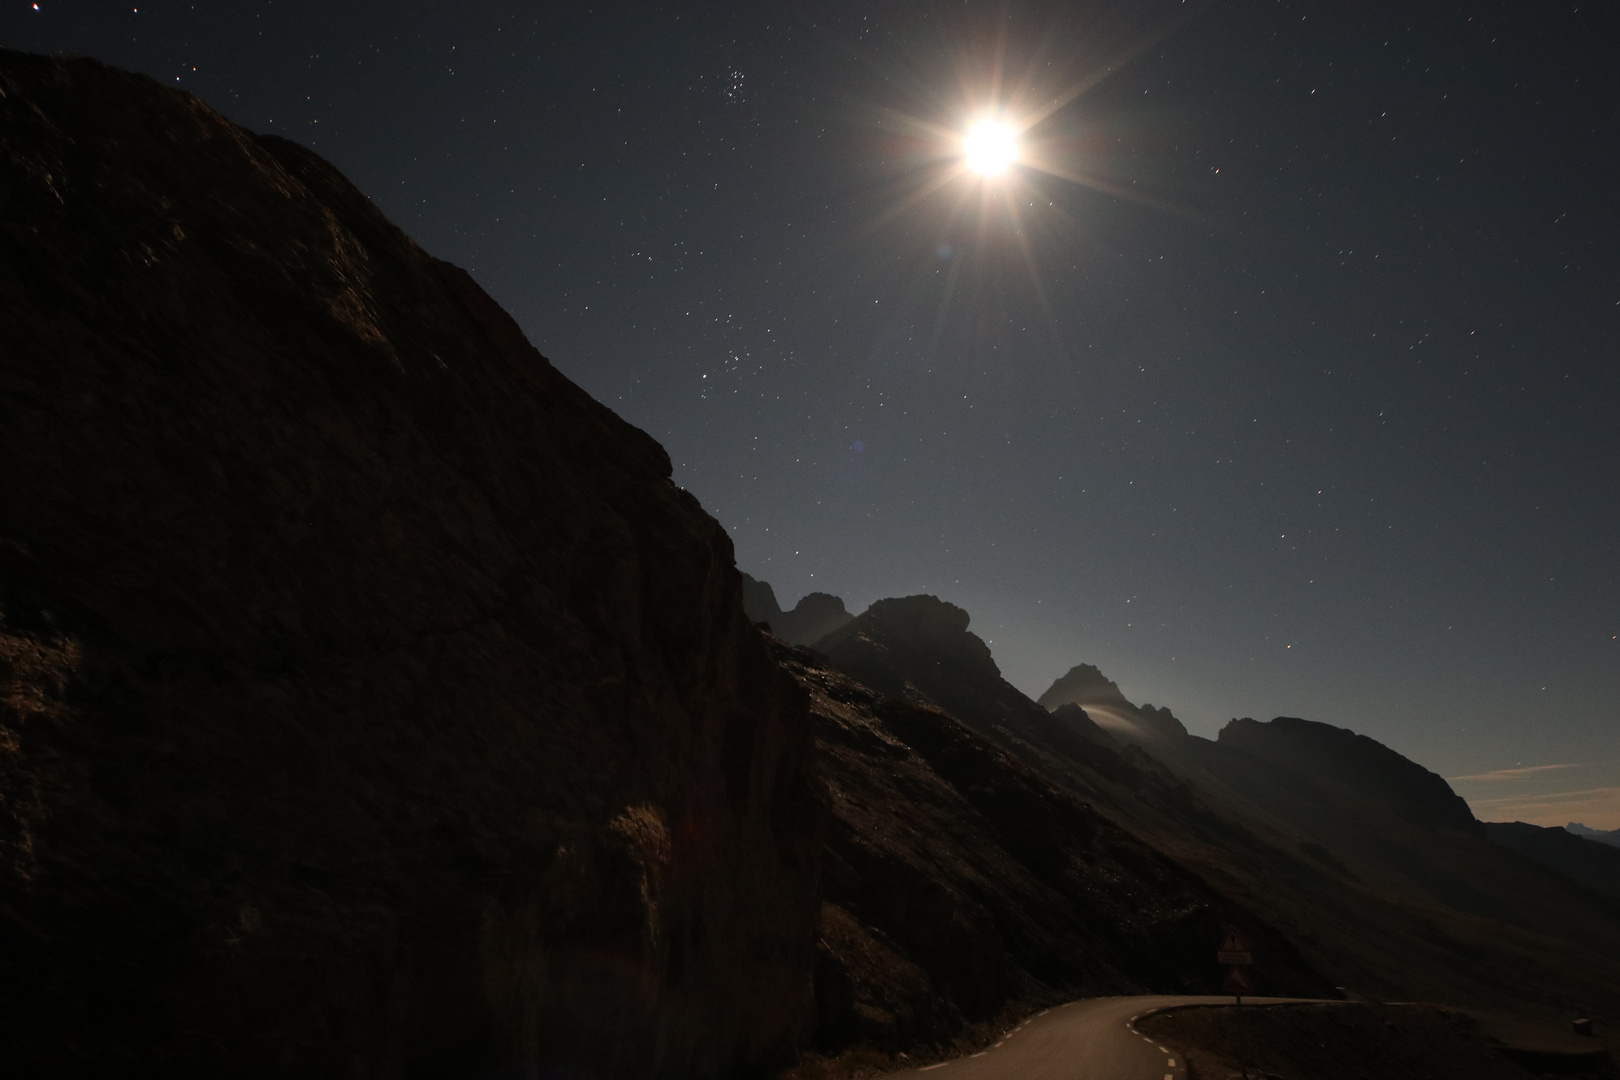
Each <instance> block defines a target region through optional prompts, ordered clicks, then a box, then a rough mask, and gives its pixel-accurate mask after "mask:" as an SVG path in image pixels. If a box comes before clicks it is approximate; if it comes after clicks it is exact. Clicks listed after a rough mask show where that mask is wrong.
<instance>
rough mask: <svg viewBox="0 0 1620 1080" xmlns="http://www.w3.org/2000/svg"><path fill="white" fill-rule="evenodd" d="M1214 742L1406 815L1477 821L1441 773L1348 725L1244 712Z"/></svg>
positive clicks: (1466, 823) (1456, 823) (1455, 821)
mask: <svg viewBox="0 0 1620 1080" xmlns="http://www.w3.org/2000/svg"><path fill="white" fill-rule="evenodd" d="M1216 741H1217V742H1218V743H1219V744H1220V745H1221V746H1224V747H1227V748H1229V749H1233V750H1241V751H1243V752H1245V753H1248V754H1252V755H1253V756H1255V757H1258V758H1263V759H1265V760H1267V761H1270V762H1273V763H1274V764H1279V765H1284V766H1288V767H1290V768H1293V769H1295V770H1297V771H1299V772H1302V773H1306V774H1307V775H1310V776H1314V777H1317V778H1319V779H1323V780H1330V781H1333V782H1335V783H1338V784H1341V785H1343V786H1345V787H1348V788H1351V789H1353V790H1356V791H1359V792H1361V793H1363V794H1365V795H1368V796H1371V797H1372V798H1374V799H1377V800H1379V801H1381V802H1383V803H1384V804H1386V805H1388V806H1389V807H1390V808H1391V809H1393V810H1396V811H1397V812H1400V813H1402V814H1403V815H1405V816H1417V817H1421V818H1425V819H1428V820H1430V821H1433V822H1436V823H1441V824H1447V825H1452V826H1458V827H1472V826H1473V825H1474V824H1475V822H1474V815H1473V813H1472V812H1471V811H1470V810H1469V809H1468V804H1467V803H1466V802H1464V801H1463V799H1462V797H1461V796H1459V795H1458V794H1457V793H1456V792H1454V791H1452V790H1451V785H1450V784H1448V783H1446V782H1445V780H1444V779H1443V778H1442V777H1440V776H1439V775H1438V774H1436V773H1433V772H1430V771H1429V770H1428V769H1425V768H1424V767H1423V766H1421V765H1419V764H1417V763H1416V762H1414V761H1411V760H1410V759H1408V758H1405V757H1402V756H1401V755H1400V754H1397V753H1396V752H1395V751H1393V750H1391V749H1390V748H1389V747H1387V746H1385V745H1384V744H1383V743H1381V742H1378V741H1377V740H1375V739H1370V738H1368V737H1367V736H1365V735H1357V734H1356V733H1355V732H1354V731H1351V730H1350V729H1349V728H1341V727H1334V726H1333V725H1331V724H1323V723H1318V722H1317V721H1314V720H1301V719H1299V718H1298V717H1294V716H1279V717H1277V718H1276V719H1274V720H1272V721H1271V722H1270V723H1261V722H1260V721H1258V720H1254V719H1251V718H1249V717H1244V718H1243V719H1242V720H1233V721H1231V722H1230V723H1228V724H1227V725H1226V726H1225V727H1223V728H1222V729H1221V731H1220V734H1219V735H1218V736H1217V737H1216Z"/></svg>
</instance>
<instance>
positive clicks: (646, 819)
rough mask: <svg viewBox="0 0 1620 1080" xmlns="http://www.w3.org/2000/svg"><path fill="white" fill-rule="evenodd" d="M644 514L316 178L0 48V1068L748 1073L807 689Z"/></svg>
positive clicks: (383, 232)
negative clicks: (774, 658) (0, 622)
mask: <svg viewBox="0 0 1620 1080" xmlns="http://www.w3.org/2000/svg"><path fill="white" fill-rule="evenodd" d="M669 476H670V467H669V461H668V459H667V457H666V456H665V454H664V453H663V451H662V449H661V448H660V447H659V446H658V445H657V444H656V443H655V442H654V441H653V440H652V439H651V438H649V437H648V436H646V435H645V434H643V433H642V432H640V431H638V430H636V429H635V428H632V427H630V426H629V425H627V424H625V423H624V422H622V421H621V420H620V419H619V418H617V417H616V416H615V415H614V414H613V413H611V412H610V411H608V410H607V409H606V408H603V407H602V406H600V405H598V404H597V403H595V402H594V401H592V400H591V399H590V398H589V397H587V396H586V395H585V394H584V393H583V392H582V391H580V390H579V389H578V388H577V387H576V386H574V385H573V384H572V383H570V382H569V381H568V380H567V379H566V378H564V377H563V376H562V375H561V374H559V373H558V372H557V371H556V370H555V369H554V368H553V367H552V366H551V365H550V364H549V363H548V362H547V361H546V360H545V359H544V358H543V357H541V356H540V355H539V354H538V353H537V352H535V350H534V349H533V348H531V347H530V346H529V344H528V343H527V342H526V341H525V340H524V337H523V335H522V334H521V333H520V332H519V330H518V327H517V326H516V325H515V324H514V323H513V321H512V320H511V319H510V318H509V317H508V316H507V315H506V314H505V313H504V312H502V311H501V310H500V309H499V308H498V307H497V306H496V305H495V304H494V303H493V302H492V301H491V300H490V298H489V297H488V296H486V295H485V294H484V293H483V292H482V291H481V290H480V289H479V288H478V286H477V285H476V284H474V282H473V281H472V279H471V278H470V277H468V275H467V274H465V273H464V272H462V271H460V270H458V269H456V268H455V267H453V266H449V265H447V264H445V263H442V262H439V261H437V260H435V259H433V258H431V257H430V256H428V255H427V254H425V253H424V252H423V251H422V250H421V249H420V248H418V247H417V246H416V245H415V244H414V243H413V242H412V241H411V240H410V239H409V238H408V237H406V236H405V235H404V234H403V233H401V232H400V231H399V230H398V229H396V228H395V227H393V226H392V225H391V224H389V223H388V222H387V221H386V220H385V219H384V218H383V216H382V215H381V214H380V213H379V212H378V211H377V209H376V208H375V207H374V206H372V204H371V203H370V202H369V201H368V200H367V199H366V198H365V197H364V196H363V195H361V194H360V193H359V192H358V191H356V190H355V189H354V188H353V187H352V186H350V185H349V184H348V183H347V182H346V181H345V180H344V179H343V177H342V176H340V175H339V174H338V173H337V172H336V171H334V170H333V169H332V168H331V167H330V166H329V165H327V164H326V163H325V162H323V161H322V160H320V159H319V158H317V157H316V156H315V155H314V154H312V153H310V152H308V151H307V150H304V149H303V148H301V147H299V146H297V145H294V144H293V143H290V142H286V141H283V140H280V139H275V138H270V137H260V136H255V135H253V134H252V133H250V132H248V131H245V130H243V129H241V128H239V127H235V126H233V125H232V124H230V123H228V122H226V121H225V120H223V119H222V118H221V117H219V116H218V115H217V114H215V113H213V112H212V111H210V110H209V109H208V108H206V107H205V106H203V105H202V104H201V103H199V102H198V101H197V100H196V99H194V98H192V97H189V96H187V95H185V94H182V93H179V92H176V91H173V90H169V89H164V88H161V87H159V86H158V85H157V84H155V83H153V82H152V81H150V80H148V79H145V78H140V77H136V76H132V75H128V74H124V73H121V72H117V71H114V70H111V69H109V68H106V67H104V66H102V65H100V64H97V63H95V62H93V61H89V60H73V61H56V60H48V59H44V58H39V57H32V56H25V55H20V54H16V53H9V52H5V53H0V494H3V498H0V610H3V620H4V621H3V625H0V680H3V682H0V1046H3V1050H0V1054H3V1055H4V1058H3V1061H0V1072H3V1073H4V1074H5V1075H6V1076H8V1077H29V1076H44V1075H50V1076H69V1075H90V1074H96V1075H116V1076H127V1077H139V1076H156V1075H163V1076H165V1077H189V1076H227V1075H229V1076H237V1077H257V1076H263V1077H270V1076H276V1077H285V1076H308V1077H338V1076H342V1077H346V1078H348V1077H353V1078H359V1077H367V1078H383V1077H415V1076H421V1077H426V1076H435V1077H437V1076H496V1075H499V1076H535V1075H538V1074H541V1073H546V1074H548V1075H549V1074H550V1070H556V1071H558V1072H559V1073H560V1072H564V1071H566V1072H568V1073H570V1074H577V1075H586V1076H599V1077H610V1076H636V1077H644V1076H669V1077H677V1076H727V1075H738V1074H740V1073H746V1072H748V1071H752V1070H759V1069H762V1068H764V1067H766V1066H767V1065H769V1064H770V1063H771V1062H772V1061H775V1060H779V1059H781V1057H782V1056H783V1055H784V1054H785V1053H787V1052H788V1051H789V1050H791V1048H792V1047H793V1045H794V1044H795V1041H796V1040H797V1039H798V1038H799V1037H800V1035H801V1034H802V1032H803V1029H804V1026H805V1024H806V1021H807V1018H808V1016H809V1007H810V1000H809V994H810V989H811V969H812V959H813V957H812V949H813V944H812V943H813V930H814V925H815V921H816V919H817V918H818V914H819V913H818V910H817V904H816V902H815V881H816V879H817V870H816V860H817V858H818V852H819V850H820V839H819V834H818V832H817V828H818V826H817V824H816V817H815V809H814V806H813V804H812V802H811V799H810V797H809V796H810V794H811V792H810V788H809V786H808V780H807V774H806V753H807V750H808V745H809V744H808V739H809V730H808V727H807V722H806V704H805V695H804V693H803V691H801V690H800V689H799V688H798V687H797V686H795V685H794V684H793V683H792V682H791V680H789V679H788V678H786V677H785V676H784V675H783V674H782V673H781V672H780V670H779V669H778V668H777V667H776V666H775V665H774V664H773V663H772V662H771V660H770V658H769V656H768V655H767V653H766V652H765V648H764V645H763V644H762V642H761V639H760V637H759V635H758V633H757V632H756V631H755V630H754V628H753V627H752V626H751V625H750V624H749V623H748V621H747V619H746V617H745V615H744V613H743V609H742V604H741V596H740V591H741V582H740V579H739V577H738V574H737V573H736V571H735V569H734V567H733V563H732V551H731V546H730V543H729V542H728V540H727V538H726V536H725V533H724V531H723V530H722V529H721V528H720V527H719V526H718V525H717V524H716V523H715V522H714V521H713V520H711V519H710V518H709V517H708V516H707V515H706V514H704V513H703V511H702V509H701V508H700V507H699V506H698V504H697V503H696V501H695V500H694V499H693V498H692V497H691V496H690V495H688V494H686V493H685V492H684V491H682V490H680V489H678V488H676V487H675V486H674V485H673V484H672V483H671V482H670V480H669Z"/></svg>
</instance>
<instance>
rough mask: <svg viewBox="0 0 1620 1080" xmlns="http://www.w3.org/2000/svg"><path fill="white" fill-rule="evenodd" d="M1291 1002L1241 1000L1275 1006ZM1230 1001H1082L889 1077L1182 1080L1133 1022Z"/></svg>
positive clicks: (1177, 1066) (1176, 1065)
mask: <svg viewBox="0 0 1620 1080" xmlns="http://www.w3.org/2000/svg"><path fill="white" fill-rule="evenodd" d="M1289 1000H1293V999H1290V998H1244V1003H1245V1004H1248V1003H1249V1002H1253V1003H1254V1004H1256V1005H1275V1004H1280V1003H1282V1002H1284V1001H1289ZM1231 1004H1232V999H1231V998H1230V997H1173V996H1168V995H1163V996H1155V997H1111V998H1087V999H1086V1000H1084V1001H1071V1002H1069V1004H1067V1005H1059V1006H1058V1007H1057V1008H1055V1009H1049V1010H1047V1011H1046V1012H1043V1013H1040V1014H1039V1015H1036V1016H1032V1017H1030V1018H1029V1019H1028V1020H1026V1021H1024V1022H1023V1023H1022V1024H1020V1025H1019V1026H1018V1027H1016V1028H1014V1029H1013V1030H1012V1031H1010V1032H1008V1033H1007V1034H1006V1035H1005V1036H1003V1037H1002V1039H1001V1041H1000V1042H998V1043H996V1044H995V1045H994V1046H992V1047H989V1048H987V1049H985V1050H983V1051H981V1052H980V1053H977V1054H974V1055H972V1056H971V1057H965V1058H956V1059H955V1060H953V1061H946V1062H943V1063H941V1064H939V1065H927V1066H924V1067H923V1068H921V1069H912V1070H910V1071H908V1072H904V1073H894V1074H892V1075H894V1076H907V1077H910V1076H921V1077H925V1078H926V1080H1185V1077H1186V1075H1187V1068H1186V1062H1184V1061H1182V1060H1181V1055H1180V1054H1179V1053H1178V1052H1177V1051H1176V1050H1174V1049H1171V1048H1169V1047H1166V1046H1162V1045H1160V1044H1159V1043H1157V1042H1154V1041H1153V1040H1152V1039H1149V1038H1147V1037H1146V1036H1144V1035H1141V1034H1138V1033H1137V1032H1136V1031H1135V1030H1134V1029H1133V1028H1132V1027H1131V1021H1132V1020H1133V1019H1135V1018H1136V1017H1138V1016H1141V1015H1142V1014H1143V1013H1146V1012H1149V1011H1150V1010H1153V1009H1162V1008H1164V1007H1165V1006H1167V1005H1231Z"/></svg>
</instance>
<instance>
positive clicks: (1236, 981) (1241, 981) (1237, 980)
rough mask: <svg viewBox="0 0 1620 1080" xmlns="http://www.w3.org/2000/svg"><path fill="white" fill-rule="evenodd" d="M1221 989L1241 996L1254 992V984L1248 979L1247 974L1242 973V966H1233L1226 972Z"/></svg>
mask: <svg viewBox="0 0 1620 1080" xmlns="http://www.w3.org/2000/svg"><path fill="white" fill-rule="evenodd" d="M1221 990H1223V991H1224V992H1226V993H1228V994H1237V995H1238V996H1239V997H1241V996H1243V995H1244V994H1252V993H1254V984H1253V983H1251V982H1250V981H1249V977H1248V976H1247V975H1245V974H1243V969H1242V968H1240V967H1235V968H1233V969H1232V970H1231V971H1228V972H1227V973H1226V981H1225V982H1223V983H1221Z"/></svg>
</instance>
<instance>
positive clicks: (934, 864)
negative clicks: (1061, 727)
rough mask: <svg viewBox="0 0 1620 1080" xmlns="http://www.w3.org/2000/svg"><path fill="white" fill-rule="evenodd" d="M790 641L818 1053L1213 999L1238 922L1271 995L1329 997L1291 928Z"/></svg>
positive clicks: (782, 656)
mask: <svg viewBox="0 0 1620 1080" xmlns="http://www.w3.org/2000/svg"><path fill="white" fill-rule="evenodd" d="M956 622H957V623H958V625H960V622H961V620H956ZM962 632H965V628H964V629H963V631H962ZM777 650H778V651H777V655H778V659H779V660H780V661H781V663H782V664H783V666H784V667H785V668H786V669H787V670H789V671H790V672H792V674H793V675H794V676H795V677H796V678H797V679H798V680H799V681H800V682H801V683H802V684H803V685H804V686H805V687H806V688H807V689H808V690H809V692H810V699H811V714H812V716H813V718H814V723H815V729H816V751H817V760H818V764H819V771H820V774H821V778H822V781H823V782H824V784H825V785H826V786H825V792H824V796H823V797H824V799H825V806H826V814H827V817H828V820H829V825H828V846H827V852H826V857H825V872H824V879H823V885H822V890H823V891H822V900H823V903H822V920H821V933H820V942H819V960H818V964H817V969H816V1008H817V1027H816V1033H815V1038H814V1043H815V1045H816V1046H817V1047H818V1048H819V1049H821V1050H823V1051H825V1052H837V1051H839V1050H842V1049H844V1048H846V1047H849V1046H851V1045H856V1044H865V1045H870V1046H875V1047H878V1048H881V1049H885V1050H889V1051H897V1050H915V1049H917V1048H918V1047H919V1046H924V1047H926V1046H929V1045H933V1046H942V1045H949V1044H950V1043H951V1041H952V1040H953V1039H955V1038H957V1037H958V1036H959V1035H960V1034H961V1033H963V1032H964V1031H966V1030H969V1029H970V1028H971V1026H972V1025H974V1024H976V1023H986V1022H989V1021H991V1020H993V1019H995V1018H997V1017H998V1015H1003V1014H1004V1013H1005V1012H1007V1011H1009V1010H1013V1011H1028V1010H1032V1009H1034V1008H1038V1007H1040V1006H1042V1005H1049V1004H1053V1003H1055V1002H1058V1001H1062V1000H1066V999H1068V998H1072V997H1076V996H1081V995H1091V994H1110V993H1146V992H1192V993H1206V992H1209V993H1213V992H1215V991H1216V990H1217V989H1218V986H1219V983H1220V979H1221V976H1222V974H1223V969H1221V968H1220V967H1219V965H1217V964H1216V963H1215V957H1214V949H1215V945H1216V943H1218V941H1219V939H1220V936H1221V933H1222V927H1223V926H1225V925H1226V924H1228V923H1237V924H1238V925H1241V926H1243V927H1245V929H1246V930H1247V931H1248V932H1249V933H1250V934H1252V935H1253V936H1254V938H1255V940H1256V941H1258V942H1263V945H1262V946H1260V948H1259V953H1260V956H1261V957H1262V963H1263V964H1264V965H1265V966H1264V972H1263V978H1265V979H1266V981H1267V985H1268V986H1271V987H1274V988H1278V989H1279V990H1281V989H1283V988H1286V989H1287V990H1288V991H1289V992H1294V993H1300V994H1321V993H1331V992H1332V991H1331V987H1330V985H1329V983H1328V981H1327V980H1325V979H1323V978H1321V977H1320V976H1317V975H1316V974H1315V973H1314V972H1312V971H1311V970H1310V968H1309V966H1308V965H1307V964H1306V963H1305V962H1304V961H1303V960H1301V959H1300V957H1299V954H1298V952H1297V951H1296V950H1295V949H1294V948H1293V946H1292V945H1291V944H1290V943H1289V942H1288V941H1287V940H1286V939H1284V938H1283V937H1282V935H1280V934H1278V933H1276V932H1275V931H1274V930H1272V929H1271V928H1270V927H1269V926H1267V925H1266V924H1264V923H1263V922H1261V921H1260V920H1259V919H1257V918H1256V917H1255V916H1254V915H1252V914H1251V913H1249V912H1247V911H1245V910H1243V909H1242V908H1240V907H1238V906H1237V905H1234V904H1232V903H1231V902H1230V901H1229V900H1227V899H1226V898H1224V897H1222V896H1220V895H1219V894H1217V893H1215V892H1214V891H1213V890H1211V889H1210V888H1208V887H1207V886H1206V885H1204V883H1203V882H1202V881H1200V880H1199V879H1198V878H1197V877H1195V876H1194V875H1192V874H1190V873H1188V872H1187V871H1186V870H1184V869H1183V868H1182V867H1180V866H1179V865H1177V864H1176V863H1175V862H1173V861H1171V860H1170V859H1168V858H1166V857H1165V856H1163V855H1162V854H1160V853H1159V852H1157V851H1155V850H1154V849H1153V848H1151V847H1149V846H1148V845H1147V844H1145V843H1143V842H1142V841H1140V840H1138V839H1137V838H1136V837H1134V836H1133V835H1131V834H1130V833H1129V832H1127V831H1125V830H1124V829H1122V828H1120V827H1119V826H1117V825H1115V824H1114V823H1113V822H1111V821H1109V820H1108V819H1107V818H1105V817H1103V816H1102V815H1100V814H1098V813H1097V812H1096V811H1094V810H1093V809H1092V808H1090V807H1089V806H1087V805H1086V804H1085V803H1083V802H1081V801H1080V800H1079V799H1078V798H1076V797H1075V795H1074V794H1073V793H1071V792H1069V791H1066V790H1064V789H1063V788H1062V787H1061V786H1060V785H1058V784H1056V783H1054V782H1053V781H1052V780H1051V779H1050V778H1048V777H1047V776H1045V775H1043V774H1042V773H1040V772H1038V771H1036V770H1035V769H1033V768H1031V767H1029V766H1028V765H1026V764H1024V763H1023V762H1021V761H1019V760H1017V759H1015V758H1014V757H1013V756H1012V755H1010V754H1008V753H1007V752H1006V751H1005V750H1003V749H1002V748H1001V747H999V746H998V745H996V744H995V743H994V742H992V741H990V740H989V739H987V738H985V737H983V736H981V735H979V734H977V733H975V732H974V731H972V730H971V729H969V728H968V727H967V726H966V725H964V724H962V723H961V722H959V721H958V720H957V719H956V718H955V717H953V716H951V715H949V714H948V713H945V712H943V711H941V710H939V709H937V708H934V707H932V706H929V705H924V704H918V703H913V702H910V701H906V700H902V699H900V698H898V697H894V696H891V695H887V694H884V693H880V692H878V691H875V690H873V689H872V688H870V687H868V686H863V685H861V684H860V683H857V682H855V681H853V680H852V679H850V678H848V677H847V676H845V675H842V674H840V673H839V672H837V671H835V670H832V669H830V668H828V667H826V666H824V662H823V661H822V660H821V658H820V657H818V656H817V655H816V654H815V653H812V652H810V651H808V650H804V649H789V648H787V647H785V646H780V645H779V646H777ZM1030 705H1031V707H1032V708H1034V707H1035V706H1034V705H1033V703H1030ZM1037 711H1040V710H1039V709H1038V708H1037Z"/></svg>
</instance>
